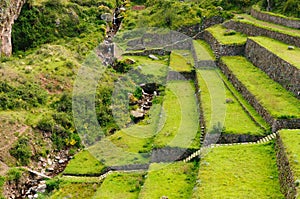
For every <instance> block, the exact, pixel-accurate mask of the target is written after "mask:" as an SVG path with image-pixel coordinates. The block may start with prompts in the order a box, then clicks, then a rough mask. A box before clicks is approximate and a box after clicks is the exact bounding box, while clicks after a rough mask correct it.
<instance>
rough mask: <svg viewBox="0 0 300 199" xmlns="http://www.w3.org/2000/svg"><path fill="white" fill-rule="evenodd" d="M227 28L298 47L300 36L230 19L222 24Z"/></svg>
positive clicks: (299, 45)
mask: <svg viewBox="0 0 300 199" xmlns="http://www.w3.org/2000/svg"><path fill="white" fill-rule="evenodd" d="M223 25H224V26H225V27H226V28H228V29H233V30H235V31H238V32H242V33H244V34H246V35H249V36H266V37H270V38H273V39H276V40H279V41H282V42H284V43H287V44H291V45H294V46H297V47H300V37H296V36H292V35H287V34H284V33H281V32H276V31H273V30H268V29H264V28H261V27H257V26H254V25H252V24H247V23H242V22H239V21H233V20H230V21H228V22H225V23H224V24H223Z"/></svg>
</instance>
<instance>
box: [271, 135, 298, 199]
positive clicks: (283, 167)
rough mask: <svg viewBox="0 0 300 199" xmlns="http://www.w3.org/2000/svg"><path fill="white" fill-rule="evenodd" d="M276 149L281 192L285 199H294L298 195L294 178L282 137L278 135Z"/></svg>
mask: <svg viewBox="0 0 300 199" xmlns="http://www.w3.org/2000/svg"><path fill="white" fill-rule="evenodd" d="M275 147H276V157H277V158H276V160H277V167H278V171H279V182H280V187H281V192H282V193H283V194H284V195H285V198H287V199H294V198H296V194H297V192H296V187H295V181H294V176H293V172H292V170H291V167H290V163H289V160H288V157H287V154H286V152H285V148H284V144H283V142H282V140H281V138H280V135H277V139H276V145H275Z"/></svg>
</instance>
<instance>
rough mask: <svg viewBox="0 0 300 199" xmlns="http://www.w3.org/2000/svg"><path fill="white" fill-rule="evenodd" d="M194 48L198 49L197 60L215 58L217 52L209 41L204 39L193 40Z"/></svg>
mask: <svg viewBox="0 0 300 199" xmlns="http://www.w3.org/2000/svg"><path fill="white" fill-rule="evenodd" d="M193 44H194V49H195V51H196V56H197V60H215V59H216V57H215V54H214V53H213V51H212V50H211V48H210V46H209V45H208V43H206V42H205V41H203V40H193Z"/></svg>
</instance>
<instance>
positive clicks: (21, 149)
mask: <svg viewBox="0 0 300 199" xmlns="http://www.w3.org/2000/svg"><path fill="white" fill-rule="evenodd" d="M9 153H10V154H11V155H12V156H13V157H15V158H16V159H17V160H18V161H19V162H20V164H21V165H27V164H28V163H29V161H30V158H31V156H32V152H31V148H30V146H29V141H28V139H27V138H25V137H21V138H19V139H18V141H17V143H16V144H15V145H14V146H13V147H12V148H11V149H10V150H9Z"/></svg>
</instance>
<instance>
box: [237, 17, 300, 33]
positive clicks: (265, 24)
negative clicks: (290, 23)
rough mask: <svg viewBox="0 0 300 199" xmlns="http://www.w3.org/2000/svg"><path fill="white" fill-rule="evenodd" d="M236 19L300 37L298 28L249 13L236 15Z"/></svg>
mask: <svg viewBox="0 0 300 199" xmlns="http://www.w3.org/2000/svg"><path fill="white" fill-rule="evenodd" d="M240 17H242V18H243V19H238V18H240ZM234 20H237V21H240V22H241V23H247V24H250V25H253V26H257V27H259V28H263V29H267V30H271V31H275V32H279V33H283V34H286V35H291V36H295V37H300V31H299V30H297V29H293V28H289V27H286V26H281V25H277V24H274V23H269V22H266V21H261V20H258V19H255V18H254V17H251V16H249V15H247V14H239V15H236V16H235V19H234Z"/></svg>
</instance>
